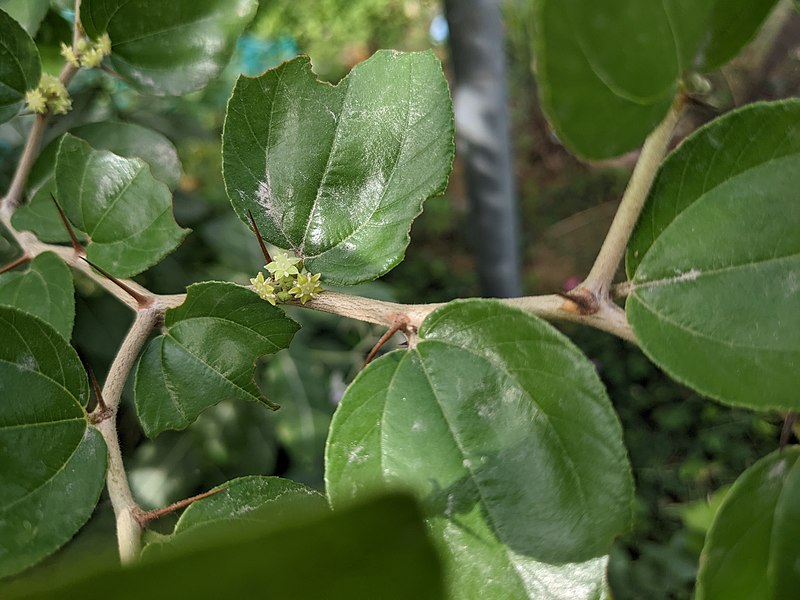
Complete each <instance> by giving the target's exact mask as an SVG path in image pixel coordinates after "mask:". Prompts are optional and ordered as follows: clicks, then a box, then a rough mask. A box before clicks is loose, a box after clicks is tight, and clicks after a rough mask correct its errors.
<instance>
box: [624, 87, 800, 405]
mask: <svg viewBox="0 0 800 600" xmlns="http://www.w3.org/2000/svg"><path fill="white" fill-rule="evenodd" d="M798 190H800V101H797V100H790V101H785V102H775V103H763V104H755V105H750V106H748V107H745V108H743V109H740V110H737V111H735V112H732V113H730V114H728V115H726V116H725V117H722V118H721V119H718V120H716V121H713V122H712V123H710V124H709V125H707V126H706V127H704V128H703V129H701V130H699V131H697V132H696V133H695V134H693V135H692V136H691V137H690V138H688V139H687V140H686V141H685V142H684V143H683V144H682V145H681V146H680V147H679V148H678V149H677V150H676V151H675V152H674V153H673V154H672V155H671V156H670V157H669V158H668V159H667V160H666V161H665V162H664V164H663V165H662V167H661V170H660V172H659V174H658V177H657V179H656V181H655V183H654V186H653V189H652V191H651V194H650V197H649V198H648V200H647V204H646V206H645V208H644V211H643V213H642V215H641V217H640V219H639V225H638V226H637V229H636V231H635V232H634V235H633V237H632V239H631V242H630V245H629V248H628V258H627V263H628V264H627V267H628V275H629V277H630V278H631V284H632V291H631V294H630V296H629V297H628V300H627V304H626V309H627V312H628V318H629V320H630V322H631V325H632V327H633V330H634V332H635V334H636V337H637V339H638V340H639V343H640V344H641V346H642V349H643V350H644V351H645V353H646V354H647V355H648V356H649V357H650V358H651V359H652V360H653V361H654V362H655V363H656V364H658V365H659V366H660V367H662V368H663V369H664V370H665V371H667V372H668V373H669V374H670V375H671V376H672V377H674V378H675V379H677V380H678V381H680V382H682V383H684V384H686V385H689V386H691V387H692V388H694V389H696V390H698V391H700V392H702V393H704V394H706V395H708V396H711V397H712V398H716V399H717V400H720V401H722V402H726V403H728V404H733V405H737V406H746V407H750V408H754V409H761V410H763V409H767V408H783V409H791V410H797V409H798V408H800V396H798V395H797V388H798V385H800V375H799V374H798V369H797V365H798V364H800V336H798V335H797V332H798V331H800V211H799V210H797V205H798V201H800V193H799V192H798Z"/></svg>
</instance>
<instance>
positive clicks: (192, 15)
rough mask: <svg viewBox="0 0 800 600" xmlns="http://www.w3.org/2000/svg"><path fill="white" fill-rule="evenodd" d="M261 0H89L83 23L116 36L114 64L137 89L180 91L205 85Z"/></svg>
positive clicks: (94, 35)
mask: <svg viewBox="0 0 800 600" xmlns="http://www.w3.org/2000/svg"><path fill="white" fill-rule="evenodd" d="M257 7H258V2H256V0H170V2H163V1H162V0H135V1H133V2H132V1H131V0H84V2H83V3H82V4H81V23H82V24H83V27H84V29H85V30H86V33H87V34H88V35H89V36H90V37H91V38H93V39H97V38H98V37H100V36H101V35H102V34H103V33H108V35H109V37H110V38H111V66H112V67H113V68H114V69H115V70H116V71H117V73H119V74H120V75H122V77H124V78H125V80H126V81H128V82H129V83H130V84H131V85H133V87H135V88H136V89H138V90H140V91H143V92H146V93H150V94H156V95H159V96H161V95H167V96H180V95H182V94H185V93H186V92H190V91H192V90H198V89H200V88H202V87H204V86H205V85H206V84H207V83H208V82H209V81H211V80H212V79H214V78H215V77H216V76H217V75H218V74H219V73H220V71H221V70H222V68H223V67H224V66H225V65H226V64H227V62H228V60H230V57H231V54H232V53H233V49H234V47H235V45H236V39H237V38H238V37H239V36H240V35H241V33H242V31H244V28H245V27H246V26H247V24H248V23H249V22H250V21H251V19H252V18H253V16H254V15H255V12H256V8H257Z"/></svg>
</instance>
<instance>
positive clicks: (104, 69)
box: [99, 63, 124, 81]
mask: <svg viewBox="0 0 800 600" xmlns="http://www.w3.org/2000/svg"><path fill="white" fill-rule="evenodd" d="M99 68H100V70H101V71H102V72H103V73H106V74H108V75H111V77H114V78H116V79H119V80H120V81H124V79H123V78H122V75H120V74H119V73H117V72H116V71H115V70H114V69H112V68H111V67H109V66H108V65H104V64H102V63H101V64H100V67H99Z"/></svg>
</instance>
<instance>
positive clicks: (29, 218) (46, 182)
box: [11, 121, 182, 242]
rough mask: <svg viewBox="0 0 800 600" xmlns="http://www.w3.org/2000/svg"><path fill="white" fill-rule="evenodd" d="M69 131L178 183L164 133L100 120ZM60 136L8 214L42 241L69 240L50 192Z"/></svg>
mask: <svg viewBox="0 0 800 600" xmlns="http://www.w3.org/2000/svg"><path fill="white" fill-rule="evenodd" d="M69 132H70V134H72V135H74V136H75V137H78V138H81V139H82V140H84V141H86V142H89V144H90V145H91V146H92V148H95V149H97V150H110V151H111V152H113V153H114V154H117V155H119V156H122V157H125V158H141V159H142V160H143V161H144V162H146V163H147V164H148V165H149V166H150V172H151V173H152V175H153V177H155V178H156V179H158V180H159V181H163V182H164V183H166V184H167V185H168V186H169V188H170V189H171V190H174V189H175V188H177V187H178V183H179V182H180V178H181V173H182V167H181V162H180V159H179V158H178V151H177V150H176V149H175V146H174V145H173V144H172V142H171V141H169V140H168V139H167V138H166V137H165V136H163V135H162V134H160V133H158V132H157V131H153V130H152V129H147V128H146V127H142V126H141V125H136V124H134V123H122V122H114V121H102V122H99V123H88V124H86V125H80V126H78V127H73V128H72V129H70V131H69ZM61 140H62V137H58V138H56V139H55V140H53V141H52V142H50V143H49V144H48V145H47V146H46V147H45V148H44V149H43V150H42V151H41V152H40V153H39V158H37V159H36V162H35V163H34V165H33V168H32V169H31V174H30V177H29V178H28V196H29V197H30V201H29V202H28V204H25V205H23V206H20V207H19V208H18V209H17V210H16V211H15V212H14V215H13V216H12V221H11V222H12V224H13V225H14V227H16V228H17V229H25V230H30V231H33V232H34V233H35V234H36V236H37V237H38V238H39V239H40V240H42V241H43V242H69V236H68V235H67V232H66V231H65V230H64V224H63V223H62V222H61V218H60V217H59V216H58V211H57V210H56V207H55V204H53V200H52V198H51V197H50V194H53V195H55V193H56V157H57V156H58V147H59V145H60V144H61Z"/></svg>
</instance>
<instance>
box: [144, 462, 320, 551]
mask: <svg viewBox="0 0 800 600" xmlns="http://www.w3.org/2000/svg"><path fill="white" fill-rule="evenodd" d="M219 488H222V489H223V491H221V492H219V493H217V494H215V495H214V496H211V497H209V498H205V499H203V500H198V501H197V502H195V503H193V504H192V505H191V506H189V508H187V509H186V510H185V511H184V513H183V514H182V515H181V518H180V519H179V520H178V523H177V525H175V530H174V531H173V532H172V535H170V536H168V537H165V538H163V539H162V540H160V541H159V542H156V543H153V544H149V545H148V546H147V548H146V549H145V552H144V554H143V556H147V557H150V556H152V555H153V554H155V553H157V552H159V551H163V549H164V548H166V546H169V547H170V548H169V549H170V550H172V549H174V548H175V547H176V546H177V547H187V546H188V545H191V544H193V543H196V542H197V540H198V539H202V536H208V535H209V533H210V532H214V531H220V530H221V529H222V528H226V529H227V530H228V531H234V530H238V531H241V532H246V531H248V530H249V529H250V528H252V527H253V525H254V524H258V523H264V524H270V523H281V522H283V521H284V520H285V519H286V518H287V516H289V517H291V515H292V514H293V513H295V512H297V511H298V510H305V509H314V510H319V511H322V510H323V509H325V508H327V506H328V504H327V501H326V500H325V496H323V495H322V494H320V493H319V492H317V491H316V490H312V489H311V488H309V487H306V486H304V485H303V484H301V483H295V482H294V481H291V480H289V479H282V478H280V477H262V476H256V475H254V476H250V477H240V478H239V479H233V480H231V481H227V482H225V483H224V484H222V485H221V486H217V488H215V489H219ZM236 528H238V529H236Z"/></svg>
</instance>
